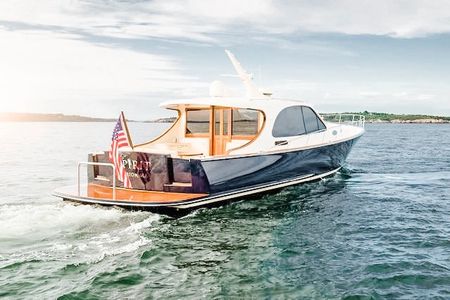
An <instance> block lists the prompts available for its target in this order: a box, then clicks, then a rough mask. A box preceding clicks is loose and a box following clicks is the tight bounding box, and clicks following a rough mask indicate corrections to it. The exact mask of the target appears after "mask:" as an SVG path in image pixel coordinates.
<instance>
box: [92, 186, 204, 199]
mask: <svg viewBox="0 0 450 300" xmlns="http://www.w3.org/2000/svg"><path fill="white" fill-rule="evenodd" d="M87 189H88V191H87V192H88V197H90V198H97V199H107V200H117V201H130V202H146V203H172V202H180V201H184V200H192V199H197V198H201V197H205V196H208V194H190V193H173V192H157V191H140V190H129V189H123V188H116V198H115V199H113V189H112V188H111V187H107V186H102V185H98V184H89V185H88V187H87Z"/></svg>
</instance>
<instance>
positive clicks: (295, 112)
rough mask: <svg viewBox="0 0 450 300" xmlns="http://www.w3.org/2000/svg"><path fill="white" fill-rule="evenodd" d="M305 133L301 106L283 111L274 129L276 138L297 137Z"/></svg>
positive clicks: (273, 133) (276, 120)
mask: <svg viewBox="0 0 450 300" xmlns="http://www.w3.org/2000/svg"><path fill="white" fill-rule="evenodd" d="M305 133H306V130H305V125H304V123H303V115H302V107H301V106H291V107H286V108H285V109H283V110H282V111H281V112H280V113H279V114H278V116H277V118H276V119H275V125H274V126H273V129H272V135H273V136H274V137H286V136H296V135H301V134H305Z"/></svg>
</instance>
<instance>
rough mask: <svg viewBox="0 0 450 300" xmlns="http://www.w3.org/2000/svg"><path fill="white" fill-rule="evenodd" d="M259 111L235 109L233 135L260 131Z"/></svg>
mask: <svg viewBox="0 0 450 300" xmlns="http://www.w3.org/2000/svg"><path fill="white" fill-rule="evenodd" d="M258 114H259V113H258V111H256V110H251V109H242V108H239V109H233V124H232V125H233V126H232V129H231V134H232V135H244V136H247V135H256V134H257V133H258Z"/></svg>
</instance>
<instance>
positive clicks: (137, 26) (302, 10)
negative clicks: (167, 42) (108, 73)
mask: <svg viewBox="0 0 450 300" xmlns="http://www.w3.org/2000/svg"><path fill="white" fill-rule="evenodd" d="M0 20H3V21H9V22H24V23H29V24H35V25H51V26H60V27H64V28H72V29H74V28H76V29H78V30H83V31H85V32H90V33H95V34H98V35H104V36H114V37H122V38H136V37H155V38H166V39H167V38H168V39H182V40H194V41H198V42H205V43H221V42H224V39H225V40H226V41H227V42H230V40H232V37H233V36H254V35H260V34H261V33H264V34H265V35H278V37H280V35H281V36H283V35H290V34H302V33H306V34H307V33H337V34H349V35H383V36H390V37H396V38H398V37H402V38H410V37H418V36H426V35H429V34H439V33H448V32H450V2H449V1H446V0H434V1H426V0H408V1H407V0H399V1H391V0H379V1H369V0H362V1H352V0H338V1H306V0H304V1H293V0H291V1H270V0H248V1H241V0H227V1H223V0H222V1H218V0H210V1H202V0H189V1H174V0H155V1H132V2H125V1H101V0H96V1H94V0H86V1H75V0H60V1H53V0H41V1H30V0H28V1H27V0H14V1H12V0H9V1H8V0H3V1H1V2H0Z"/></svg>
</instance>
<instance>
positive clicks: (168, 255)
mask: <svg viewBox="0 0 450 300" xmlns="http://www.w3.org/2000/svg"><path fill="white" fill-rule="evenodd" d="M113 126H114V124H112V123H0V140H1V141H2V145H1V147H0V168H1V172H0V192H1V193H0V298H3V297H4V298H6V299H8V298H11V299H57V298H58V299H106V298H108V299H111V298H112V299H114V298H116V299H125V298H130V299H152V298H156V299H159V298H162V299H179V298H184V299H211V298H254V299H257V298H265V299H270V298H275V299H290V298H292V299H385V298H388V299H428V298H436V299H449V298H450V125H412V124H404V125H403V124H399V125H391V124H368V125H367V126H366V130H367V132H366V134H365V135H364V136H363V137H362V138H361V139H360V141H359V142H358V143H357V144H356V146H355V147H354V149H353V151H352V153H351V154H350V156H349V158H348V160H347V165H346V167H345V168H344V169H343V170H342V171H341V172H340V173H339V174H337V175H336V176H334V177H331V178H328V179H326V180H323V181H320V182H315V183H310V184H305V185H301V186H295V187H289V188H286V189H283V190H281V191H280V192H278V193H276V194H271V195H265V196H262V197H261V198H260V199H255V200H248V201H245V200H243V201H239V202H235V203H232V204H230V205H227V206H223V207H219V208H214V209H201V210H199V211H196V212H195V213H193V214H190V215H188V216H186V217H183V218H181V219H171V218H168V217H165V216H160V215H156V214H152V213H149V212H139V211H135V212H129V211H126V210H121V209H117V208H103V207H95V206H86V205H74V204H71V203H66V202H63V201H61V200H60V199H58V198H55V197H52V196H51V192H52V190H53V189H54V188H57V187H59V186H62V185H71V184H74V183H75V180H76V179H75V177H76V162H77V161H83V160H86V154H87V153H89V152H91V151H101V150H104V149H107V148H108V146H109V140H110V135H111V132H112V129H113ZM165 126H167V125H166V124H138V123H133V124H131V131H132V133H133V135H134V136H135V137H136V139H137V140H139V141H144V140H145V139H146V138H150V137H151V136H154V135H156V134H158V132H160V131H161V130H162V129H163V127H165Z"/></svg>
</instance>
